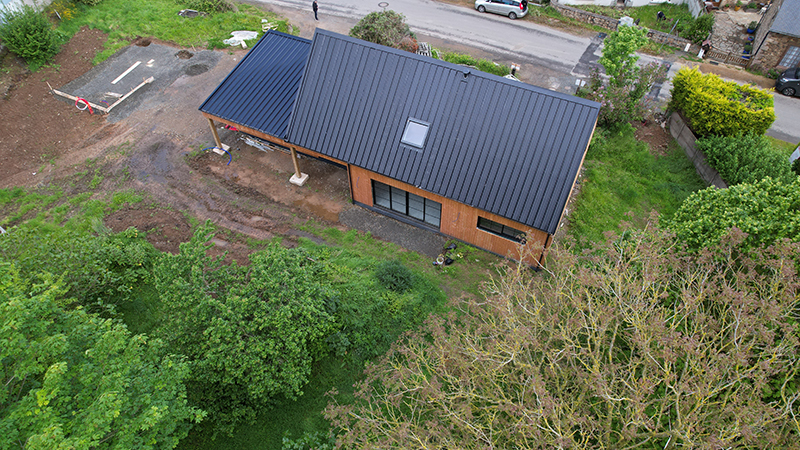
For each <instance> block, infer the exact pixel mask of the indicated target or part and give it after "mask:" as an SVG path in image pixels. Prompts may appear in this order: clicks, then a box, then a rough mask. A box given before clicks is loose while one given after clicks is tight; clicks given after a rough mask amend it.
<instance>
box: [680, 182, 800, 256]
mask: <svg viewBox="0 0 800 450" xmlns="http://www.w3.org/2000/svg"><path fill="white" fill-rule="evenodd" d="M667 225H668V228H670V229H671V230H672V231H674V232H675V234H676V236H677V237H678V239H679V240H680V241H681V242H683V243H685V244H686V245H687V246H689V248H692V249H700V248H705V247H711V246H714V245H717V244H719V243H720V240H721V239H722V238H723V236H725V235H726V234H727V232H728V230H730V229H731V228H732V227H737V228H738V229H740V230H741V231H744V232H745V233H747V234H748V236H747V237H746V238H745V239H744V241H743V242H742V244H741V248H753V247H766V246H768V245H771V244H772V243H774V242H775V241H776V240H778V239H783V238H788V239H790V240H792V241H794V242H797V241H798V240H800V178H797V179H795V181H794V182H793V183H791V184H786V183H781V182H779V181H776V180H773V179H771V178H765V179H763V180H761V181H758V182H755V183H752V184H749V183H744V184H737V185H735V186H731V187H730V188H728V189H716V188H714V187H710V188H707V189H705V190H702V191H699V192H696V193H694V194H692V195H691V196H690V197H689V198H687V199H686V201H684V202H683V204H682V205H681V207H680V208H679V209H678V211H677V212H676V213H675V215H674V216H673V218H672V219H671V220H669V221H667Z"/></svg>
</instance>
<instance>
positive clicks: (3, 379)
mask: <svg viewBox="0 0 800 450" xmlns="http://www.w3.org/2000/svg"><path fill="white" fill-rule="evenodd" d="M64 291H65V289H64V287H63V284H62V283H61V282H60V281H57V280H54V279H53V278H52V277H50V276H44V278H43V279H42V280H40V282H38V283H36V284H31V283H30V282H29V281H27V280H24V279H23V278H21V277H20V275H19V272H18V270H17V269H16V268H15V266H13V265H11V264H8V263H0V320H1V321H2V326H1V327H0V449H11V448H21V449H31V450H32V449H90V448H91V449H112V448H113V449H122V448H124V449H171V448H174V447H175V446H176V445H177V444H178V441H179V440H180V439H181V438H182V437H184V436H185V435H186V433H187V432H188V428H189V426H190V422H192V421H194V422H198V421H200V420H201V419H202V417H203V416H204V415H205V413H204V412H203V411H201V410H199V409H196V408H193V407H190V406H188V405H187V401H186V388H185V387H184V384H183V381H184V379H185V378H186V377H187V376H188V370H189V369H188V366H187V365H186V363H184V362H183V361H182V359H181V358H180V357H175V356H169V355H166V354H165V350H164V346H163V344H162V343H161V341H159V340H156V339H150V338H148V337H147V336H144V335H136V336H132V335H131V334H130V332H128V330H127V329H126V328H125V326H124V325H122V324H120V323H118V322H115V321H112V320H108V319H102V318H99V317H98V316H95V315H92V314H88V313H87V312H85V310H83V309H82V308H80V307H79V308H77V309H74V308H71V307H69V306H67V305H68V304H70V303H71V302H72V301H71V300H69V299H64V298H63V293H64Z"/></svg>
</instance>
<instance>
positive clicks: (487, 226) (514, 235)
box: [478, 217, 525, 242]
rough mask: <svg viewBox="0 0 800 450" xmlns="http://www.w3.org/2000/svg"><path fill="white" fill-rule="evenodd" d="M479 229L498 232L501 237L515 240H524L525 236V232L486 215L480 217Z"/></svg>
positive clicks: (493, 232)
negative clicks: (487, 217) (485, 216)
mask: <svg viewBox="0 0 800 450" xmlns="http://www.w3.org/2000/svg"><path fill="white" fill-rule="evenodd" d="M478 229H480V230H483V231H488V232H489V233H492V234H496V235H498V236H500V237H503V238H506V239H510V240H512V241H514V242H522V239H523V238H524V237H525V232H523V231H520V230H517V229H516V228H511V227H509V226H507V225H503V224H501V223H497V222H495V221H494V220H489V219H486V218H484V217H478Z"/></svg>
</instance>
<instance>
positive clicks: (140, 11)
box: [50, 0, 288, 64]
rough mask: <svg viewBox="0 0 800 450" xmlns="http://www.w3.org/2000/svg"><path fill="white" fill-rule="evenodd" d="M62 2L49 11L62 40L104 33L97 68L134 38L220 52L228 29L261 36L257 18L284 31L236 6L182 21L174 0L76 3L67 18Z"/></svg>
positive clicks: (280, 26)
mask: <svg viewBox="0 0 800 450" xmlns="http://www.w3.org/2000/svg"><path fill="white" fill-rule="evenodd" d="M65 4H67V3H66V2H64V1H60V2H58V1H57V2H56V3H54V4H53V5H51V6H50V8H51V9H56V10H59V9H60V12H59V14H62V17H67V16H71V17H72V18H71V19H69V20H63V21H62V22H61V24H60V25H59V27H58V30H59V32H61V33H62V34H64V35H65V36H68V37H69V36H72V35H73V34H75V33H76V32H77V31H78V30H79V29H80V28H81V27H83V26H87V27H89V28H93V29H99V30H102V31H104V32H106V33H108V41H107V42H106V44H105V49H104V50H103V51H102V52H100V53H99V54H98V55H97V57H96V58H95V60H94V63H95V64H97V63H99V62H101V61H103V60H105V59H107V58H108V57H109V56H111V55H113V54H114V53H115V52H116V51H117V50H119V49H120V48H122V47H124V46H126V45H128V44H129V43H130V40H131V39H133V38H135V37H136V36H143V37H154V38H157V39H161V40H165V41H170V42H174V43H176V44H179V45H182V46H185V47H190V46H195V47H200V48H224V47H227V46H226V45H225V44H223V43H222V41H223V40H224V39H227V38H229V37H230V33H231V31H235V30H251V31H258V32H261V19H268V20H270V22H272V23H273V24H276V26H277V30H278V31H283V32H288V24H287V22H286V21H285V20H278V18H277V16H276V15H275V14H273V13H270V12H265V11H262V10H260V9H258V8H256V7H255V6H252V5H247V4H237V7H238V9H239V11H238V12H226V13H215V14H212V15H210V16H208V17H195V18H193V19H187V18H183V17H181V16H179V15H178V12H179V11H180V10H182V9H186V6H182V5H181V4H180V3H179V2H176V1H175V0H146V1H131V0H103V1H102V2H100V3H98V4H97V5H96V6H87V5H83V4H80V3H79V4H77V5H73V6H71V8H72V9H71V13H70V14H67V15H65V14H63V13H64V8H66V6H62V5H65Z"/></svg>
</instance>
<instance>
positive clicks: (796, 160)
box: [792, 158, 800, 176]
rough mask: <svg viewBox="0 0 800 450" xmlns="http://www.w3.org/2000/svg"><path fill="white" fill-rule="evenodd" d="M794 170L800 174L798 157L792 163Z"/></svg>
mask: <svg viewBox="0 0 800 450" xmlns="http://www.w3.org/2000/svg"><path fill="white" fill-rule="evenodd" d="M792 172H794V173H795V174H797V176H800V158H797V159H795V160H794V162H793V163H792Z"/></svg>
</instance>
